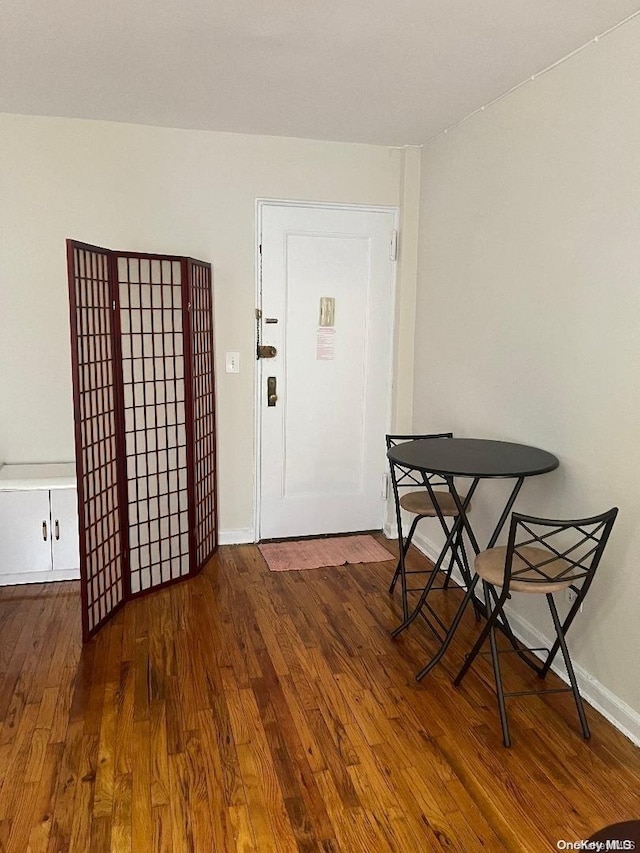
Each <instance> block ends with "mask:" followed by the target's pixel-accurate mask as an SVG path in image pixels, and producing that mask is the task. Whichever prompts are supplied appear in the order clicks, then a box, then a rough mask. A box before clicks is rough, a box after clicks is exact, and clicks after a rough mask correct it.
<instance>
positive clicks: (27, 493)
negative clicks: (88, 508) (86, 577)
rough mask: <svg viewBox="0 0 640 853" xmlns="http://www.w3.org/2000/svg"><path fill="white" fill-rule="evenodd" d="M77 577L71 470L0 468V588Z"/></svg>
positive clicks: (64, 467) (75, 508)
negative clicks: (8, 585)
mask: <svg viewBox="0 0 640 853" xmlns="http://www.w3.org/2000/svg"><path fill="white" fill-rule="evenodd" d="M79 577H80V556H79V549H78V497H77V491H76V479H75V466H74V465H73V464H59V465H4V466H2V468H0V586H2V585H6V584H19V583H42V582H43V581H57V580H74V579H77V578H79Z"/></svg>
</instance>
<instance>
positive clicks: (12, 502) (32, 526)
mask: <svg viewBox="0 0 640 853" xmlns="http://www.w3.org/2000/svg"><path fill="white" fill-rule="evenodd" d="M45 571H51V523H50V515H49V491H48V489H43V490H33V491H23V492H22V491H17V492H0V575H12V574H18V573H21V572H45Z"/></svg>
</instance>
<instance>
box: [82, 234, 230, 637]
mask: <svg viewBox="0 0 640 853" xmlns="http://www.w3.org/2000/svg"><path fill="white" fill-rule="evenodd" d="M81 258H82V264H83V269H82V271H83V272H84V275H82V276H81V275H80V272H81V269H80V259H81ZM87 259H90V260H91V274H92V276H93V277H89V278H88V277H87V274H86V272H87ZM122 259H127V269H128V268H129V267H128V265H129V263H130V261H131V260H135V261H137V263H138V269H140V264H141V262H143V261H144V262H147V261H148V262H149V267H150V268H151V262H153V261H155V262H159V263H160V265H161V268H162V263H163V262H166V263H167V262H168V263H170V264H172V265H173V264H176V263H178V264H179V265H180V284H179V289H180V309H181V318H182V323H181V330H180V331H181V341H180V346H181V350H182V361H183V366H184V372H183V377H182V383H183V386H184V387H183V390H184V428H185V435H186V494H187V507H186V513H187V518H188V526H187V534H188V543H189V544H188V572H186V573H184V574H181V575H179V576H172V577H171V578H170V579H168V580H162V579H160V581H155V582H154V581H153V573H152V571H151V570H150V572H149V580H150V583H149V585H148V586H147V587H145V588H139V589H138V590H137V591H135V592H132V589H131V565H130V553H131V548H130V540H129V532H130V518H129V507H130V505H131V503H132V502H131V499H130V496H129V488H128V479H127V463H128V458H127V449H126V448H127V444H126V435H125V394H124V377H123V352H122V344H123V332H122V322H121V321H122V312H123V310H124V309H123V307H122V306H121V300H120V284H121V283H120V280H119V279H120V276H119V271H118V261H119V260H122ZM67 269H68V281H69V315H70V333H71V366H72V378H73V401H74V421H75V444H76V475H77V487H78V521H79V545H80V577H81V602H82V633H83V640H84V641H85V642H87V641H88V640H90V639H91V637H93V636H94V635H95V634H96V632H97V631H98V630H99V629H100V628H101V627H102V626H103V625H104V624H105V623H106V622H107V621H108V620H109V619H110V618H111V617H112V616H113V615H114V614H115V613H116V612H117V611H118V610H119V609H120V608H121V607H122V606H124V604H125V603H126V602H127V601H129V600H131V599H133V598H138V597H140V596H143V595H147V594H148V593H150V592H153V591H155V590H157V589H161V588H164V587H166V586H170V585H172V584H174V583H177V582H179V581H182V580H186V579H188V578H190V577H194V576H195V575H196V574H198V573H199V572H200V571H201V570H202V568H203V567H204V565H205V564H206V563H207V562H208V560H209V559H210V558H211V557H212V556H213V554H214V553H215V552H216V550H217V547H218V512H217V507H218V500H217V464H216V429H215V409H216V406H215V374H214V352H213V298H212V288H211V282H212V274H211V264H209V263H206V262H204V261H199V260H195V259H193V258H188V257H183V256H178V255H160V254H148V253H140V252H126V251H113V250H110V249H105V248H103V247H99V246H92V245H90V244H87V243H81V242H78V241H75V240H67ZM172 269H174V267H172ZM96 271H97V272H96ZM94 278H95V281H94V280H93V279H94ZM88 280H89V281H90V284H91V299H88V298H87V297H88V294H89V285H88V284H87V281H88ZM150 281H151V279H150ZM99 284H102V289H100V286H99ZM123 284H125V285H126V284H130V282H129V281H125V282H123ZM151 286H153V285H151ZM96 294H98V295H99V297H100V300H101V301H100V302H99V305H98V306H97V308H96V306H94V305H93V302H95V300H96ZM107 294H108V298H107ZM172 305H173V303H172ZM92 312H93V313H92ZM96 312H97V313H96ZM129 314H130V312H129ZM94 315H95V316H94ZM96 318H97V319H96ZM163 322H164V321H163ZM96 327H97V328H98V329H99V333H100V334H99V337H100V340H99V345H100V348H99V347H98V344H97V342H96V340H95V335H96ZM128 328H129V333H131V326H130V325H129V327H128ZM163 329H164V326H163ZM171 331H172V333H173V332H175V330H174V329H172V330H171ZM174 340H175V334H174ZM98 352H99V354H100V356H101V358H100V359H97V358H96V354H97V353H98ZM155 370H156V367H155V362H154V366H153V374H154V379H155ZM96 377H97V378H98V379H99V380H100V390H101V392H102V397H101V396H100V394H98V395H97V399H98V400H102V401H103V402H104V401H105V400H106V401H109V402H111V403H112V405H111V408H110V409H109V411H105V412H103V411H102V410H100V411H99V412H94V411H93V409H91V410H90V411H89V412H88V413H87V406H86V405H85V403H84V402H83V401H85V400H86V395H87V394H89V396H90V398H91V399H92V400H93V399H94V398H93V397H92V396H91V394H92V392H93V391H94V389H93V388H92V387H91V386H92V384H93V383H94V382H95V379H96ZM105 379H106V382H105ZM106 385H108V386H109V387H108V389H107V390H106V392H105V390H104V388H105V386H106ZM174 399H175V397H174ZM103 408H105V407H104V406H103ZM106 408H109V407H108V406H107V407H106ZM154 408H155V410H157V409H158V408H160V407H158V406H155V407H154ZM176 411H177V410H176ZM87 414H89V415H90V416H91V417H89V418H88V417H87ZM109 416H111V417H112V420H111V421H109ZM105 417H106V420H104V418H105ZM91 418H93V420H91ZM100 418H103V420H100ZM107 422H108V423H111V424H113V425H114V426H115V432H114V435H109V436H108V438H111V439H112V440H111V442H110V443H109V442H108V440H107V441H105V439H104V437H103V436H102V435H100V434H96V433H97V432H98V430H96V423H99V424H104V423H107ZM145 426H146V414H145ZM96 446H97V447H98V450H96V449H95V447H96ZM105 448H106V450H105ZM109 451H110V455H111V456H114V455H115V459H114V458H109V459H107V458H106V457H108V456H109ZM140 455H145V454H140ZM149 455H150V454H149V453H148V451H147V452H146V456H147V457H148V456H149ZM106 464H111V465H112V466H113V467H112V468H111V469H110V470H111V471H113V468H115V471H116V484H115V486H116V489H115V493H116V494H117V501H116V500H115V499H114V497H113V496H112V495H110V502H109V507H108V511H104V512H102V503H100V501H101V499H102V498H101V495H102V492H101V491H100V490H98V493H97V494H96V483H97V484H98V486H99V487H100V489H103V485H104V483H103V480H104V479H106V475H104V472H103V470H102V469H103V468H104V466H105V465H106ZM146 470H148V469H146ZM111 486H112V490H113V483H112V484H111ZM96 500H98V502H99V508H100V511H101V513H102V515H101V516H100V523H99V524H98V523H97V522H96V518H95V516H96V510H95V509H94V508H93V504H92V501H93V502H95V501H96ZM115 503H117V506H114V505H113V504H115ZM90 510H91V511H90ZM105 516H106V517H107V518H106V522H105ZM116 528H117V529H116ZM114 530H116V533H117V534H118V535H117V536H116V535H114ZM109 533H110V534H111V535H110V536H109V537H108V538H109V542H108V543H107V544H108V547H107V544H105V542H104V541H99V540H100V537H102V539H106V538H107V536H106V535H105V534H109ZM114 542H115V543H117V549H116V553H113V552H114V547H115V546H114ZM90 546H91V547H90ZM160 574H161V578H162V574H163V572H162V569H161V573H160ZM118 582H119V583H118ZM114 584H115V585H116V586H117V592H118V594H117V595H110V596H108V600H107V596H106V593H105V590H108V589H111V588H112V587H114ZM137 585H138V586H140V587H141V584H140V583H138V584H137ZM114 588H115V587H114Z"/></svg>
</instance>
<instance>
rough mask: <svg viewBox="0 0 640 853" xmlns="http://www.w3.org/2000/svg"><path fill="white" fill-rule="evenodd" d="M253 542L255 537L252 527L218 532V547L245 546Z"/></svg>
mask: <svg viewBox="0 0 640 853" xmlns="http://www.w3.org/2000/svg"><path fill="white" fill-rule="evenodd" d="M255 541H256V537H255V531H254V529H253V527H237V528H235V529H231V530H219V531H218V544H219V545H247V544H248V543H250V542H255Z"/></svg>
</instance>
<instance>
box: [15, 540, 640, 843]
mask: <svg viewBox="0 0 640 853" xmlns="http://www.w3.org/2000/svg"><path fill="white" fill-rule="evenodd" d="M380 538H381V537H380ZM381 541H385V540H382V538H381ZM389 547H392V546H389ZM412 560H413V561H414V563H415V564H416V565H417V564H419V563H421V562H422V563H423V564H424V565H426V561H425V560H424V558H422V557H421V556H420V555H418V554H413V555H412ZM393 565H394V561H393V560H390V561H389V562H388V563H375V564H370V565H363V566H347V567H340V568H333V569H316V570H310V571H306V572H283V573H278V574H276V573H270V572H268V571H267V570H266V567H265V565H264V562H263V560H262V557H261V555H260V553H259V551H258V550H257V548H256V547H255V546H251V545H246V546H233V547H223V548H221V549H220V552H219V555H218V556H217V557H216V558H215V559H214V560H213V561H212V562H211V563H210V565H209V566H208V567H207V568H206V569H205V571H204V572H203V573H202V574H201V575H200V576H199V577H198V578H196V579H194V580H192V581H188V582H186V583H184V584H179V585H176V586H174V587H171V588H169V589H167V590H164V591H161V592H159V593H156V594H154V595H152V596H149V597H147V598H144V599H141V600H139V601H135V602H133V603H131V604H129V605H128V606H127V607H126V608H125V610H123V611H121V612H120V613H119V614H118V615H117V616H116V617H115V618H114V620H113V621H112V622H111V623H110V624H109V625H107V626H106V627H105V628H104V629H103V630H102V631H101V632H100V634H99V635H98V637H97V638H95V639H94V641H93V642H92V643H90V644H89V645H87V646H86V647H85V648H84V649H83V648H81V645H80V616H79V600H78V585H77V584H75V583H64V584H51V585H40V586H21V587H13V588H8V587H5V588H2V589H1V590H0V850H1V851H10V853H24V851H41V850H42V851H45V850H49V851H60V853H61V851H67V850H74V851H83V853H84V851H109V850H113V851H118V852H119V851H132V853H145V851H167V853H181V851H195V853H223V851H236V850H237V851H243V852H244V851H257V853H266V851H272V850H273V851H296V850H298V851H315V850H320V851H326V852H327V853H329V851H331V853H335V851H349V853H351V851H353V853H360V851H363V853H364V851H368V852H370V853H382V851H392V853H405V851H407V853H413V851H416V853H418V851H426V850H443V849H445V850H456V851H457V850H459V851H465V853H466V851H475V850H489V851H502V850H504V851H518V853H521V851H531V853H541V851H546V850H555V849H556V842H557V841H558V840H560V839H565V840H568V841H576V840H578V839H582V838H587V837H588V836H589V834H590V833H591V832H593V831H595V830H596V829H598V828H601V827H603V826H605V825H607V824H609V823H613V822H616V821H620V820H625V819H631V818H637V817H638V816H639V811H640V798H639V793H638V792H639V791H640V751H638V750H637V749H636V748H635V747H634V746H633V745H632V744H631V743H630V742H629V741H628V740H626V739H625V738H624V737H623V736H622V735H621V734H619V733H618V732H617V731H616V730H615V729H613V728H612V727H611V726H610V725H609V724H608V723H607V722H606V721H605V720H604V719H603V718H602V717H600V716H599V715H598V714H597V713H596V712H595V711H590V709H589V711H588V715H589V720H590V723H591V725H592V732H593V738H592V740H591V742H589V743H587V742H585V741H583V739H582V737H581V736H580V734H579V727H578V722H577V717H576V715H575V710H574V706H573V701H572V698H571V696H570V695H566V694H560V695H558V694H556V695H551V696H548V697H546V698H544V699H543V698H537V697H535V698H523V699H515V700H510V703H509V710H510V720H511V728H512V735H513V739H514V746H513V748H512V749H511V750H505V749H504V748H503V747H502V744H501V738H500V725H499V721H498V716H497V711H496V706H495V697H494V694H493V689H492V676H491V672H490V667H489V663H488V661H487V659H486V658H483V659H482V660H480V661H478V663H477V664H476V665H475V666H474V668H473V670H472V671H471V673H470V674H469V675H468V676H467V679H466V680H465V682H464V683H463V685H462V687H461V688H460V689H459V690H456V689H455V688H453V687H452V686H451V677H452V675H453V674H455V672H456V671H457V667H458V666H459V665H460V660H461V654H462V652H463V651H464V650H467V649H468V648H469V647H470V644H471V639H472V637H473V636H475V634H476V631H477V628H476V625H475V623H474V621H473V617H472V616H471V615H467V617H466V619H465V621H464V623H463V626H462V628H461V630H460V632H459V634H458V637H457V640H456V642H455V643H454V645H453V647H452V648H451V649H450V650H449V653H448V655H447V657H446V658H445V661H444V662H443V664H441V666H440V667H439V668H438V669H437V670H436V671H435V672H434V673H432V674H431V675H429V676H428V677H427V678H426V679H425V680H424V682H423V683H422V684H417V683H416V682H415V681H414V678H413V676H414V674H415V672H416V671H417V670H418V668H419V667H420V666H421V665H422V664H423V663H424V662H425V661H426V660H427V658H428V657H429V656H430V654H431V653H432V651H433V645H432V640H431V638H430V635H429V633H428V631H427V629H426V627H425V626H424V625H421V624H419V625H414V626H412V627H411V628H410V629H409V630H408V631H406V632H405V634H404V635H403V637H401V638H400V639H399V640H397V641H393V640H391V639H390V637H389V629H390V628H391V627H393V626H394V625H396V624H397V623H398V621H399V606H398V598H397V597H396V599H395V600H393V599H392V598H391V597H390V596H389V595H388V594H387V592H386V587H387V584H388V582H389V579H390V576H391V573H392V571H393ZM437 595H439V596H441V599H440V601H442V612H443V613H444V612H447V611H452V610H453V608H454V607H455V604H456V603H457V601H458V600H459V599H458V594H457V593H446V594H445V593H437ZM514 657H515V656H511V655H508V656H505V658H504V661H505V665H504V670H505V678H506V680H507V684H508V685H509V687H510V689H516V690H517V689H525V688H526V687H527V686H528V685H530V684H534V683H535V681H536V678H535V676H534V675H533V674H532V673H530V672H528V671H526V668H524V667H523V665H522V664H521V663H519V662H518V661H517V659H516V660H512V658H514ZM552 680H553V681H554V682H555V681H556V679H555V676H553V677H552Z"/></svg>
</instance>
